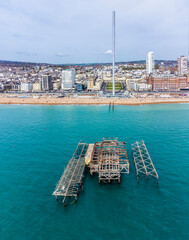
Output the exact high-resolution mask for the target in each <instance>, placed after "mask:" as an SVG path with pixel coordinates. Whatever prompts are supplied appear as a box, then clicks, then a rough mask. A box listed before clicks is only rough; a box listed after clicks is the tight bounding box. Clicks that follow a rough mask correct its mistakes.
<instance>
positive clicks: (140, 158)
mask: <svg viewBox="0 0 189 240" xmlns="http://www.w3.org/2000/svg"><path fill="white" fill-rule="evenodd" d="M131 146H132V153H133V159H134V164H135V169H136V175H137V179H139V175H141V174H142V175H146V178H147V179H148V177H152V178H154V179H156V180H157V183H158V181H159V176H158V174H157V171H156V169H155V167H154V164H153V162H152V159H151V157H150V155H149V153H148V150H147V148H146V145H145V143H144V141H143V140H142V141H139V142H135V143H133V144H132V145H131Z"/></svg>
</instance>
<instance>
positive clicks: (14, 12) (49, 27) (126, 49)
mask: <svg viewBox="0 0 189 240" xmlns="http://www.w3.org/2000/svg"><path fill="white" fill-rule="evenodd" d="M113 10H115V11H116V62H122V61H125V62H127V61H137V60H141V59H142V60H144V59H145V56H146V53H147V52H149V51H153V52H155V56H156V58H155V59H164V60H176V59H177V58H178V57H179V56H181V55H186V56H187V52H188V10H189V3H188V2H187V1H185V0H182V1H180V2H177V1H175V0H174V1H166V3H164V2H163V1H162V0H160V1H159V2H156V1H149V0H145V1H143V2H142V3H141V2H140V1H133V2H132V3H131V2H129V1H121V0H119V1H117V2H116V3H115V2H114V1H109V2H108V3H106V2H105V1H99V0H97V1H95V2H93V3H89V2H87V1H85V0H82V1H80V2H79V3H78V2H76V1H74V0H72V1H69V3H67V2H63V3H62V2H61V1H59V0H56V1H53V3H52V2H50V1H43V0H40V1H39V2H38V1H36V0H34V1H33V2H30V3H27V2H23V1H20V0H15V1H14V2H13V1H11V0H9V1H6V3H0V14H1V18H0V22H1V25H0V29H1V33H2V38H1V40H0V46H1V56H0V59H1V60H10V61H11V60H13V61H26V62H48V63H55V64H73V63H95V62H101V63H107V62H111V59H112V54H111V53H112V52H111V49H112V41H111V40H112V39H111V34H112V30H111V28H112V26H111V14H112V11H113ZM175 16H176V17H175Z"/></svg>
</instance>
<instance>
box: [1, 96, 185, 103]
mask: <svg viewBox="0 0 189 240" xmlns="http://www.w3.org/2000/svg"><path fill="white" fill-rule="evenodd" d="M110 102H111V103H114V104H115V105H143V104H160V103H164V104H165V103H189V98H188V97H179V98H128V99H125V98H124V99H119V98H114V99H111V98H70V97H69V98H68V97H65V98H55V97H54V98H53V97H51V98H33V97H28V98H16V97H4V96H1V97H0V104H34V105H35V104H38V105H99V104H109V103H110Z"/></svg>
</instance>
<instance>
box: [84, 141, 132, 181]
mask: <svg viewBox="0 0 189 240" xmlns="http://www.w3.org/2000/svg"><path fill="white" fill-rule="evenodd" d="M88 167H89V171H90V173H91V175H93V174H94V173H98V176H99V183H101V182H105V183H107V182H108V183H110V182H112V181H117V182H118V183H120V182H121V173H129V161H128V157H127V150H126V143H125V142H119V141H118V138H110V139H108V138H103V140H102V142H96V143H95V144H94V147H93V151H92V153H91V160H90V163H89V165H88Z"/></svg>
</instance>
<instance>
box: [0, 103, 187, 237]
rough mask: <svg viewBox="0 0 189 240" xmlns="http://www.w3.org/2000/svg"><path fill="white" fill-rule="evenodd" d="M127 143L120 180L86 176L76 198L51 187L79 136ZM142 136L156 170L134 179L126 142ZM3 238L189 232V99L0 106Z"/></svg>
mask: <svg viewBox="0 0 189 240" xmlns="http://www.w3.org/2000/svg"><path fill="white" fill-rule="evenodd" d="M103 137H118V138H119V140H122V141H126V142H127V151H128V156H129V162H130V174H129V175H124V176H123V177H122V183H121V184H120V185H109V184H107V185H99V184H98V178H97V176H94V177H91V176H90V175H89V174H88V175H87V176H86V179H85V182H84V189H85V192H84V193H81V194H80V195H79V198H78V202H77V204H72V205H69V206H67V207H64V206H63V205H62V204H61V202H58V203H57V202H56V200H55V198H54V196H52V192H53V191H54V187H55V184H56V183H57V181H58V180H59V178H60V176H61V174H62V172H63V169H64V167H65V166H66V164H67V163H68V161H69V159H70V158H71V156H72V154H73V152H74V150H75V148H76V146H77V143H78V142H79V141H80V140H81V141H82V142H88V143H92V142H95V141H101V140H102V138H103ZM141 139H143V140H144V141H145V143H146V146H147V148H148V151H149V153H150V155H151V158H152V160H153V163H154V165H155V167H156V170H157V172H158V174H159V185H158V186H157V184H156V183H155V182H153V181H150V180H149V181H148V182H147V181H146V180H145V179H140V182H139V184H138V183H137V181H136V176H135V170H134V164H133V160H132V157H131V146H130V144H131V143H133V142H134V141H136V140H141ZM0 239H1V240H9V239H11V240H12V239H13V240H25V239H27V240H38V239H45V240H46V239H47V240H51V239H57V240H59V239H61V240H65V239H76V240H80V239H81V240H85V239H89V240H93V239H95V240H96V239H103V240H104V239H108V240H110V239H129V240H137V239H143V240H145V239H163V240H164V239H166V240H169V239H170V240H174V239H175V240H179V239H181V240H183V239H184V240H186V239H189V105H188V104H173V105H168V104H165V105H145V106H115V110H114V111H110V112H109V110H108V106H32V105H1V106H0Z"/></svg>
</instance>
